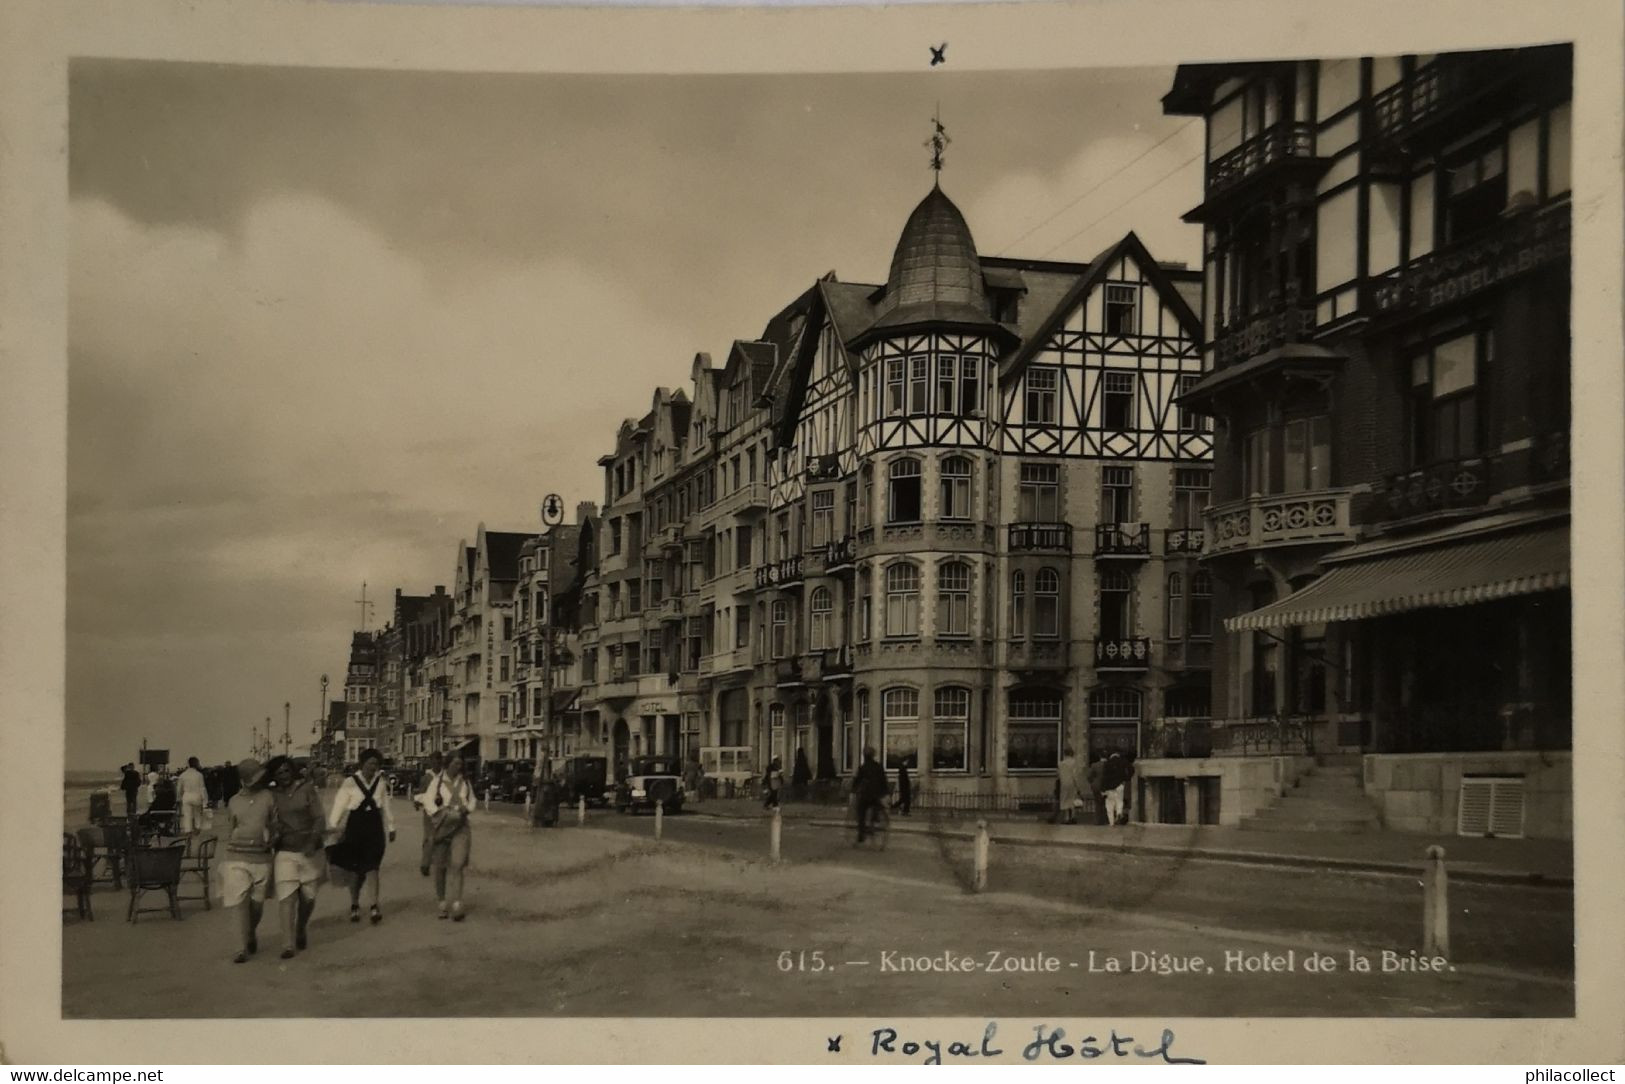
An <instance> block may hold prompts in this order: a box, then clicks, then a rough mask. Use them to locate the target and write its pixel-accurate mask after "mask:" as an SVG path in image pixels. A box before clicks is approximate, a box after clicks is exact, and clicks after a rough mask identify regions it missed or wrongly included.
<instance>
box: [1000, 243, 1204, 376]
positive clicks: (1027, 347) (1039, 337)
mask: <svg viewBox="0 0 1625 1084" xmlns="http://www.w3.org/2000/svg"><path fill="white" fill-rule="evenodd" d="M1124 256H1129V257H1132V258H1133V260H1134V262H1135V263H1137V264H1138V265H1139V267H1140V271H1141V273H1142V274H1144V275H1145V277H1146V278H1147V279H1149V280H1150V282H1151V285H1152V286H1154V287H1156V290H1157V295H1158V299H1159V300H1160V301H1161V302H1162V303H1163V304H1165V305H1167V306H1168V308H1169V310H1170V311H1172V312H1173V314H1174V317H1175V319H1177V320H1178V321H1179V323H1180V326H1181V327H1182V328H1183V329H1184V331H1185V334H1187V335H1189V336H1190V337H1191V338H1192V339H1193V340H1195V341H1196V342H1201V341H1202V321H1201V320H1200V319H1198V318H1197V316H1196V314H1195V313H1194V312H1192V311H1191V307H1190V306H1189V305H1187V304H1186V303H1185V298H1184V295H1182V294H1181V293H1180V292H1179V290H1178V288H1177V287H1175V286H1174V283H1173V280H1172V279H1171V278H1170V277H1169V273H1168V270H1167V269H1166V268H1164V267H1163V266H1162V265H1161V264H1159V263H1157V261H1156V260H1154V259H1152V258H1151V254H1150V253H1149V252H1147V251H1146V248H1145V245H1144V244H1143V243H1142V242H1141V241H1140V238H1139V237H1138V236H1137V235H1136V234H1135V233H1134V232H1133V231H1132V230H1131V231H1129V233H1128V235H1127V236H1125V237H1124V238H1123V239H1122V240H1121V241H1119V242H1117V243H1116V244H1115V245H1112V246H1111V247H1110V248H1108V249H1107V250H1106V251H1105V252H1102V253H1101V254H1100V255H1099V256H1097V257H1096V258H1095V259H1093V260H1090V261H1089V271H1088V273H1087V274H1085V275H1084V276H1083V277H1082V278H1080V279H1078V281H1077V282H1076V283H1074V284H1073V285H1072V287H1071V288H1070V289H1069V290H1067V291H1066V293H1065V294H1064V295H1062V297H1061V299H1060V301H1058V302H1057V303H1056V304H1055V305H1053V306H1052V307H1051V308H1050V310H1049V312H1048V314H1047V315H1045V316H1044V317H1043V321H1042V322H1041V323H1040V324H1039V325H1038V327H1037V328H1036V329H1035V330H1034V331H1033V332H1032V333H1031V334H1030V335H1027V336H1024V339H1025V341H1024V342H1023V343H1022V346H1021V349H1020V350H1018V351H1016V352H1015V353H1014V354H1013V355H1011V357H1010V361H1009V363H1008V364H1007V365H1005V366H1003V367H1002V370H1003V371H1002V372H1001V373H1000V377H999V379H1000V380H1010V379H1014V378H1015V377H1016V376H1018V375H1020V373H1021V372H1022V370H1024V369H1025V368H1026V367H1027V365H1028V363H1029V362H1031V361H1032V358H1033V355H1035V354H1037V353H1038V352H1039V351H1040V350H1042V349H1043V348H1044V344H1045V343H1046V342H1048V341H1049V337H1050V335H1051V334H1053V333H1054V332H1055V330H1056V329H1057V328H1059V327H1060V326H1061V324H1062V323H1063V322H1064V321H1065V320H1066V316H1067V313H1069V312H1071V311H1072V309H1073V307H1074V306H1076V305H1077V304H1078V302H1080V301H1082V300H1083V298H1084V297H1085V296H1087V295H1088V293H1089V291H1090V290H1092V289H1094V287H1095V286H1097V285H1099V284H1100V282H1101V280H1103V279H1104V278H1105V277H1106V274H1107V272H1108V271H1110V270H1111V268H1112V266H1113V265H1114V264H1116V263H1117V261H1118V260H1120V259H1122V258H1123V257H1124Z"/></svg>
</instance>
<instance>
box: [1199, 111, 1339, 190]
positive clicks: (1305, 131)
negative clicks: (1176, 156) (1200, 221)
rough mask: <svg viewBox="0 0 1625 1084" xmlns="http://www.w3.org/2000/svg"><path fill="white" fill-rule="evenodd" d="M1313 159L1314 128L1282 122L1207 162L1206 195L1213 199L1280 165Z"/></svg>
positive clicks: (1308, 124) (1299, 123)
mask: <svg viewBox="0 0 1625 1084" xmlns="http://www.w3.org/2000/svg"><path fill="white" fill-rule="evenodd" d="M1315 160H1316V159H1315V126H1314V125H1313V124H1311V123H1309V122H1307V121H1281V122H1280V123H1278V124H1274V125H1271V126H1270V127H1268V128H1266V129H1264V130H1263V131H1262V132H1260V133H1258V134H1257V135H1255V136H1253V137H1252V138H1251V139H1249V140H1247V141H1246V142H1244V143H1242V144H1241V145H1240V146H1239V147H1237V148H1235V149H1234V150H1232V151H1228V152H1226V153H1225V154H1222V155H1220V156H1219V157H1217V158H1215V159H1213V160H1212V161H1211V162H1209V163H1208V164H1207V192H1208V195H1209V197H1212V196H1214V195H1217V194H1219V193H1221V192H1225V191H1226V190H1229V189H1234V188H1236V187H1237V186H1239V185H1240V184H1241V183H1242V182H1244V181H1248V180H1252V179H1254V178H1256V177H1261V176H1263V175H1264V174H1266V173H1267V172H1269V171H1272V170H1273V169H1274V168H1275V167H1278V166H1280V165H1282V164H1290V163H1305V162H1313V161H1315Z"/></svg>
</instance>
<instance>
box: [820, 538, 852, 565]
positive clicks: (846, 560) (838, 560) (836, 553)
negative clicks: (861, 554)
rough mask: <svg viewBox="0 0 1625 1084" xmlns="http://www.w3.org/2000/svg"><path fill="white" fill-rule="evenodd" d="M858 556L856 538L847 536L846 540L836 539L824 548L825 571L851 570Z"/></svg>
mask: <svg viewBox="0 0 1625 1084" xmlns="http://www.w3.org/2000/svg"><path fill="white" fill-rule="evenodd" d="M857 555H858V547H857V539H856V538H854V537H853V536H852V535H847V536H846V537H845V538H839V539H836V540H835V541H833V542H831V543H829V544H828V545H826V546H825V547H824V571H826V572H836V571H839V570H840V569H843V568H851V567H852V562H853V561H855V560H856V559H857Z"/></svg>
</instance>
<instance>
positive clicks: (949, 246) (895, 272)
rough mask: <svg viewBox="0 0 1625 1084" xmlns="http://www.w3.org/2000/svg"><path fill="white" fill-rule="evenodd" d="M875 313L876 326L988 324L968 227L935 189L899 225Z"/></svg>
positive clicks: (978, 268)
mask: <svg viewBox="0 0 1625 1084" xmlns="http://www.w3.org/2000/svg"><path fill="white" fill-rule="evenodd" d="M880 308H881V316H880V319H879V320H878V321H877V322H876V325H875V326H876V327H899V326H902V325H905V324H923V323H944V322H945V323H955V324H992V323H993V322H994V321H993V319H992V317H991V316H990V315H989V314H988V305H987V294H986V292H985V290H984V287H983V283H982V262H981V260H979V259H978V258H977V256H976V242H975V241H974V240H973V239H972V238H971V233H970V226H968V225H967V224H966V223H965V216H964V215H963V214H961V213H960V212H959V208H958V207H956V206H954V201H953V200H951V199H949V198H948V195H947V193H945V192H943V190H942V189H941V188H940V187H933V188H932V189H931V191H930V192H929V193H928V194H927V195H926V197H925V198H924V199H923V200H921V201H920V203H919V206H917V207H915V208H914V212H913V213H912V214H910V215H909V216H908V222H907V223H905V224H904V226H903V232H902V235H901V236H899V237H898V239H897V248H896V250H895V251H894V252H893V253H892V260H891V274H889V275H888V276H887V277H886V293H885V297H884V298H883V299H882V300H881V303H880Z"/></svg>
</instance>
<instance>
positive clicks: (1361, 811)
mask: <svg viewBox="0 0 1625 1084" xmlns="http://www.w3.org/2000/svg"><path fill="white" fill-rule="evenodd" d="M1361 772H1362V767H1361V759H1360V757H1359V755H1358V754H1337V755H1328V756H1321V757H1317V758H1316V759H1315V767H1314V768H1313V769H1311V770H1310V771H1309V772H1308V773H1307V774H1305V775H1304V776H1303V777H1302V778H1300V779H1299V780H1298V785H1297V786H1296V787H1294V788H1292V789H1291V790H1289V791H1287V792H1286V794H1284V795H1283V796H1281V797H1280V798H1277V799H1276V800H1275V802H1274V803H1273V804H1272V805H1269V806H1266V807H1265V808H1263V809H1261V810H1259V811H1258V812H1257V813H1255V814H1253V815H1252V816H1250V817H1244V818H1242V821H1241V827H1243V828H1247V829H1251V830H1253V831H1259V832H1376V831H1381V830H1382V818H1381V817H1380V816H1378V814H1377V808H1376V806H1374V805H1372V804H1371V801H1370V800H1369V799H1367V798H1366V796H1365V789H1364V785H1363V783H1364V781H1363V779H1362V777H1361Z"/></svg>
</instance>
